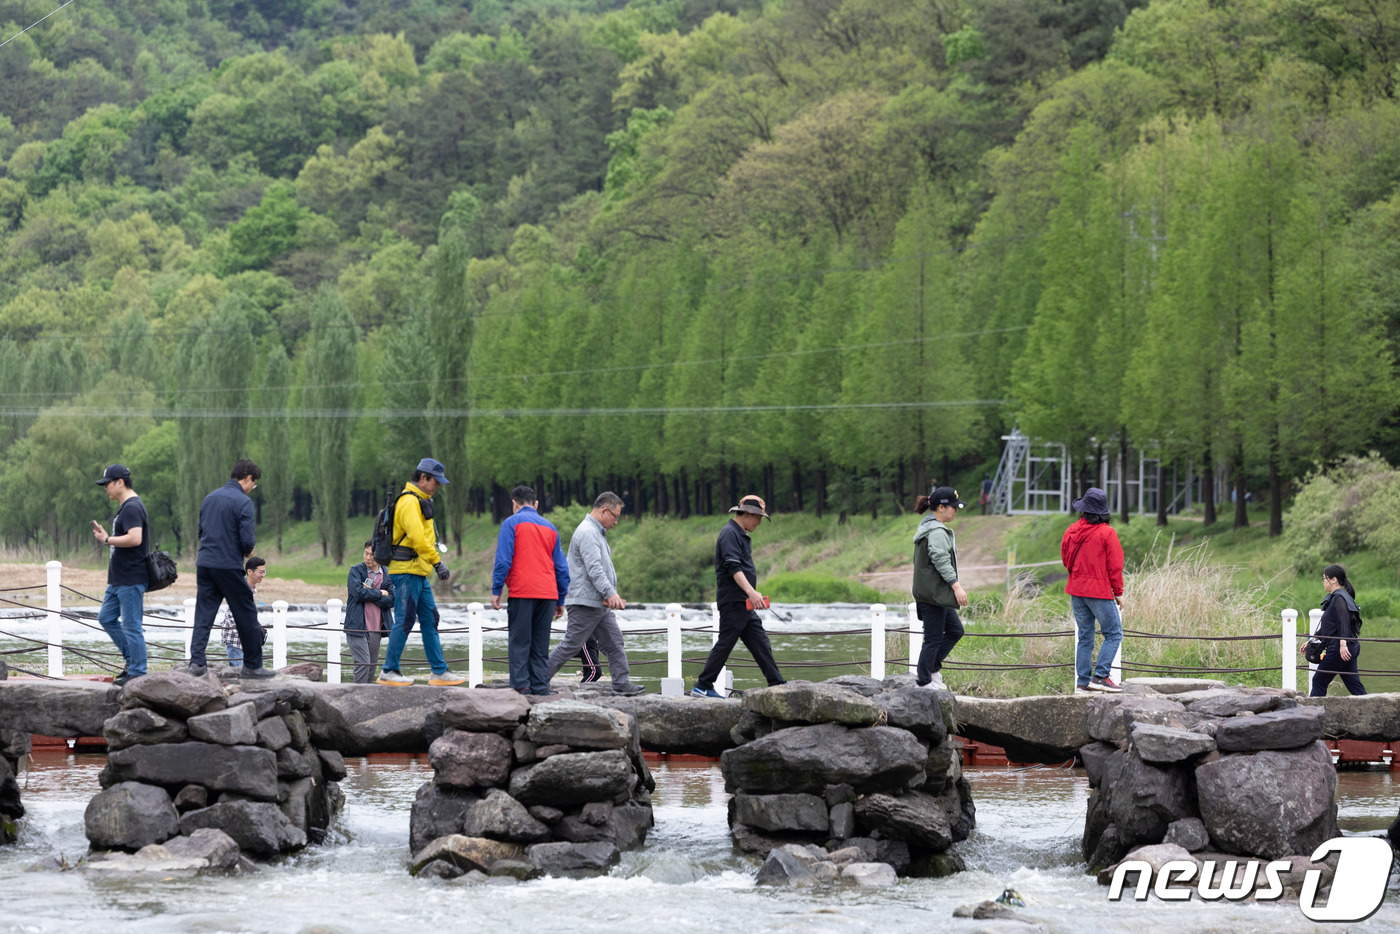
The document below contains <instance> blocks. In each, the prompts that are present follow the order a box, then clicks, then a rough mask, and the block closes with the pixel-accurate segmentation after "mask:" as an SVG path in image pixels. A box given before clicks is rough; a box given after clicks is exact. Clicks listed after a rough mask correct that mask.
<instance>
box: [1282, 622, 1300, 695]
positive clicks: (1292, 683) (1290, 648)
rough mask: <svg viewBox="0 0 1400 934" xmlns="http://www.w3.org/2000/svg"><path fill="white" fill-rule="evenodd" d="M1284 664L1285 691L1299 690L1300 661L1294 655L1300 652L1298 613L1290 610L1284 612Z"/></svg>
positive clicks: (1283, 685)
mask: <svg viewBox="0 0 1400 934" xmlns="http://www.w3.org/2000/svg"><path fill="white" fill-rule="evenodd" d="M1282 615H1283V630H1282V646H1283V656H1282V657H1283V664H1282V666H1281V668H1282V675H1283V684H1282V687H1283V689H1284V690H1285V691H1296V690H1298V659H1296V658H1294V655H1296V654H1297V652H1298V611H1297V610H1294V609H1288V610H1284V611H1283V614H1282Z"/></svg>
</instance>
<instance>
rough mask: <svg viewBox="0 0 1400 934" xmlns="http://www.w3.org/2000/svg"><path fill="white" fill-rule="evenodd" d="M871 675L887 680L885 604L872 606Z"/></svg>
mask: <svg viewBox="0 0 1400 934" xmlns="http://www.w3.org/2000/svg"><path fill="white" fill-rule="evenodd" d="M870 677H872V678H879V679H880V680H881V681H883V680H885V605H884V604H883V603H873V604H871V606H870Z"/></svg>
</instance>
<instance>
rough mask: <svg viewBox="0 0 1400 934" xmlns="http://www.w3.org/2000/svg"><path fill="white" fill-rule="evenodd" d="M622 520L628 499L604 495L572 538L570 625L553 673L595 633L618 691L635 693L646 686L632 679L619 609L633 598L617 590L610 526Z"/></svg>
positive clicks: (551, 669) (554, 655)
mask: <svg viewBox="0 0 1400 934" xmlns="http://www.w3.org/2000/svg"><path fill="white" fill-rule="evenodd" d="M621 518H622V498H621V497H619V496H618V495H617V494H616V493H600V494H598V498H597V499H595V500H594V501H593V511H592V512H590V513H589V514H588V515H586V516H584V517H583V521H582V522H580V523H579V525H578V528H577V529H575V530H574V537H573V538H571V539H570V540H569V554H568V561H569V593H568V596H566V597H565V598H564V609H565V610H566V611H567V613H568V625H567V627H566V628H565V630H564V641H563V642H560V643H559V645H558V646H556V647H555V649H554V651H553V652H550V653H549V677H550V679H551V680H552V679H553V678H554V676H555V675H557V674H558V673H559V669H560V668H563V667H564V665H565V664H566V663H567V662H568V661H569V659H571V658H573V657H574V656H575V655H577V654H578V652H579V649H581V648H583V644H584V643H585V642H587V641H588V637H589V636H595V637H597V639H598V644H599V645H600V646H601V647H602V649H603V654H604V655H606V656H607V657H608V674H610V675H611V676H612V684H613V693H614V694H622V695H625V696H629V697H630V696H632V695H634V694H642V693H645V691H646V688H644V687H642V686H641V685H640V684H633V683H632V682H631V681H630V680H628V678H629V675H630V671H629V669H628V667H627V650H626V649H624V648H623V647H622V629H621V628H620V627H619V626H618V625H617V616H616V615H615V614H614V613H613V610H622V609H626V607H627V601H626V600H624V599H622V597H620V596H618V593H617V571H615V570H614V569H613V563H612V548H611V547H610V546H609V545H608V529H610V528H613V527H614V526H615V525H617V523H618V520H620V519H621Z"/></svg>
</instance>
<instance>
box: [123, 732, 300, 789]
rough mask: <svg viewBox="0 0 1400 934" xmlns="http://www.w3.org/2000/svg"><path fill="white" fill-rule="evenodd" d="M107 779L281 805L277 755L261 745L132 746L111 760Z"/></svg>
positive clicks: (180, 744)
mask: <svg viewBox="0 0 1400 934" xmlns="http://www.w3.org/2000/svg"><path fill="white" fill-rule="evenodd" d="M103 779H104V781H107V780H108V779H110V781H107V784H108V785H111V784H115V783H116V782H122V781H136V782H146V783H148V784H152V785H164V786H167V787H168V786H172V785H173V786H176V787H178V786H180V785H187V784H195V785H203V786H204V787H205V788H208V789H210V790H211V791H231V792H233V793H234V794H240V795H247V796H248V797H250V798H257V799H259V800H262V801H275V800H277V756H276V754H274V753H273V752H272V751H271V750H269V749H261V748H259V747H257V746H221V745H219V744H217V743H169V744H167V745H164V746H129V747H127V748H126V749H119V750H117V751H116V752H114V753H112V754H110V755H109V756H108V757H107V767H106V768H105V769H103Z"/></svg>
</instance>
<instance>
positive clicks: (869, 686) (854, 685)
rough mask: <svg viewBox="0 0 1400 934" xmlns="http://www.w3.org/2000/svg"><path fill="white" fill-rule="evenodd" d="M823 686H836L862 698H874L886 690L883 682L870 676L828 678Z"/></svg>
mask: <svg viewBox="0 0 1400 934" xmlns="http://www.w3.org/2000/svg"><path fill="white" fill-rule="evenodd" d="M822 684H834V685H836V686H837V687H841V688H845V689H846V690H848V691H855V692H856V693H857V694H859V695H860V696H861V697H874V696H875V695H876V694H879V693H880V692H881V691H883V690H884V689H885V684H884V682H883V681H881V680H880V679H879V678H872V677H870V676H869V675H837V676H836V677H834V678H827V679H826V680H825V681H823V682H822Z"/></svg>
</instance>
